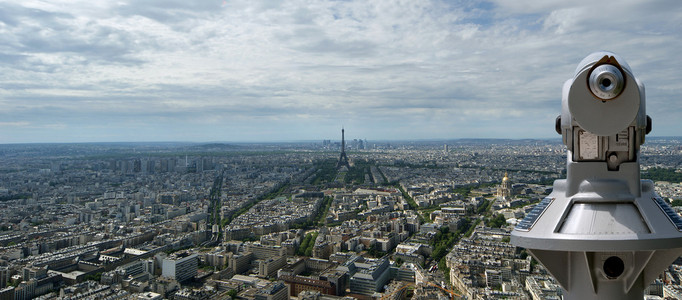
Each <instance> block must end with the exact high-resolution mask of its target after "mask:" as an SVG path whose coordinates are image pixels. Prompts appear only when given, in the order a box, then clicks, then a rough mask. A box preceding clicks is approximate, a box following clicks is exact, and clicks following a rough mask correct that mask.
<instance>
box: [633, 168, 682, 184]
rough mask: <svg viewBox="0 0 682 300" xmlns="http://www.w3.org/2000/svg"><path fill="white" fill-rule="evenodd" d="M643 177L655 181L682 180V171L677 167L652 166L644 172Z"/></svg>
mask: <svg viewBox="0 0 682 300" xmlns="http://www.w3.org/2000/svg"><path fill="white" fill-rule="evenodd" d="M642 178H644V179H651V180H653V181H669V182H682V173H680V172H677V170H676V169H669V168H651V169H648V170H646V171H644V172H642Z"/></svg>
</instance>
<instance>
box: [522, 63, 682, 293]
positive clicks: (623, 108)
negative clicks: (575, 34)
mask: <svg viewBox="0 0 682 300" xmlns="http://www.w3.org/2000/svg"><path fill="white" fill-rule="evenodd" d="M645 99H646V98H645V94H644V85H643V84H642V83H641V82H640V81H639V80H637V78H635V76H634V75H633V73H632V70H631V69H630V66H629V65H628V64H627V63H626V62H625V60H623V59H622V58H621V57H619V56H618V55H616V54H614V53H611V52H596V53H593V54H590V55H588V56H587V57H586V58H585V59H583V60H582V61H581V62H580V64H579V65H578V67H577V68H576V71H575V74H574V76H573V78H571V79H569V80H567V81H566V82H565V83H564V86H563V91H562V99H561V108H562V109H561V115H560V116H559V117H558V118H557V122H556V130H557V132H558V133H559V134H561V135H562V137H563V142H564V144H565V145H566V147H567V161H566V179H560V180H556V181H555V182H554V188H553V191H552V193H551V194H550V195H548V196H547V197H546V198H544V199H543V200H542V201H541V202H540V203H538V204H537V205H536V206H535V208H533V210H532V211H531V212H530V213H529V214H528V215H527V216H526V217H525V218H524V219H523V220H522V221H521V222H520V223H519V224H518V225H517V226H516V228H515V229H514V231H513V232H512V234H511V243H512V244H513V245H515V246H518V247H524V248H526V249H528V251H529V252H530V253H531V255H532V256H533V257H535V258H536V259H537V260H538V261H539V262H540V263H541V264H542V265H544V266H545V267H546V268H547V270H548V271H549V272H550V273H551V274H552V275H553V276H554V278H555V279H556V280H557V281H558V283H559V284H560V285H561V287H562V289H563V293H564V295H563V296H564V299H643V297H644V289H645V288H646V287H648V285H649V284H650V283H651V282H652V281H653V280H654V279H655V278H656V277H657V276H658V275H659V274H660V273H661V272H662V271H663V270H664V269H665V268H666V267H668V266H669V265H670V264H671V263H672V262H673V261H674V260H675V259H676V258H677V257H679V256H680V255H681V254H682V218H681V217H680V216H679V215H678V214H677V213H676V212H675V211H674V210H673V209H671V208H670V206H669V205H668V203H667V201H665V200H663V199H662V198H661V197H659V196H658V195H657V194H656V193H655V191H654V185H653V182H652V181H651V180H641V179H640V170H639V148H640V145H642V144H643V143H644V140H645V135H646V134H648V133H649V132H650V131H651V119H650V118H649V117H648V116H647V115H646V110H645V109H646V105H645Z"/></svg>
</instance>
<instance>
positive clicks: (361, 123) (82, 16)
mask: <svg viewBox="0 0 682 300" xmlns="http://www.w3.org/2000/svg"><path fill="white" fill-rule="evenodd" d="M680 28H682V1H677V0H670V1H633V0H623V1H594V0H590V1H565V0H549V1H531V0H514V1H511V0H493V1H427V0H423V1H422V0H385V1H384V0H381V1H379V0H377V1H367V0H359V1H354V0H349V1H340V0H337V1H321V0H301V1H286V0H264V1H260V0H243V1H242V0H235V1H231V0H196V1H187V0H164V1H160V0H144V1H143V0H140V1H92V0H87V1H80V0H68V1H62V0H51V1H34V0H21V1H2V2H0V143H34V142H39V143H44V142H119V141H191V142H214V141H224V142H256V141H258V142H262V141H273V142H274V141H299V140H313V141H315V140H320V141H321V140H323V139H332V140H339V139H340V130H341V128H342V127H343V128H345V131H346V138H348V139H354V138H357V139H368V140H410V139H458V138H537V139H543V138H558V137H559V136H558V135H557V134H556V132H555V131H554V120H555V118H556V116H557V115H559V114H560V111H561V88H562V85H563V83H564V81H566V80H567V79H570V78H572V76H573V74H574V71H575V68H576V67H577V65H578V63H579V62H580V61H581V60H582V59H583V58H584V57H585V56H587V55H588V54H590V53H592V52H595V51H600V50H608V51H612V52H615V53H617V54H618V55H620V56H621V57H623V58H624V59H625V60H626V61H627V63H628V64H629V65H630V66H631V68H632V71H633V73H634V74H635V76H636V77H637V78H638V79H640V80H641V81H642V82H643V83H644V84H645V86H646V96H647V99H646V103H647V114H648V115H650V116H651V118H652V119H653V131H652V133H651V135H653V136H681V135H682V117H681V116H682V102H681V101H680V95H681V94H682V84H681V82H682V58H680V57H679V55H680V53H681V49H682V30H680Z"/></svg>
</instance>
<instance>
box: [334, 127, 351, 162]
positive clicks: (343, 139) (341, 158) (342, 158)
mask: <svg viewBox="0 0 682 300" xmlns="http://www.w3.org/2000/svg"><path fill="white" fill-rule="evenodd" d="M343 167H346V168H350V164H349V163H348V156H346V137H345V133H344V129H343V128H341V156H339V162H338V163H336V168H337V169H340V168H343Z"/></svg>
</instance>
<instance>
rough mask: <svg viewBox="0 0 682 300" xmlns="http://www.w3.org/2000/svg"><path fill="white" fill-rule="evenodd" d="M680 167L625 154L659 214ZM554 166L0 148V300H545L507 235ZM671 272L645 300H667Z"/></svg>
mask: <svg viewBox="0 0 682 300" xmlns="http://www.w3.org/2000/svg"><path fill="white" fill-rule="evenodd" d="M340 153H341V154H340ZM680 154H682V140H681V139H679V138H653V139H649V140H648V142H647V144H645V145H644V146H643V147H642V153H641V162H642V174H643V175H642V176H643V178H651V179H653V180H655V182H656V189H657V191H658V193H659V194H660V195H661V196H663V197H664V198H665V199H667V200H668V201H670V202H671V203H672V204H673V206H676V205H680V204H682V203H681V202H682V197H680V195H682V185H680V182H682V173H680V172H679V170H680V168H681V167H682V159H681V157H682V156H681V155H680ZM565 159H566V158H565V147H564V146H563V144H561V142H560V141H559V140H454V141H429V142H423V141H422V142H368V141H366V140H358V139H354V140H350V141H349V142H348V143H345V142H338V141H332V140H324V141H322V142H318V143H315V142H309V143H303V142H302V143H278V144H276V143H273V144H220V143H214V144H190V143H149V144H145V143H136V144H124V143H113V144H14V145H1V146H0V199H1V200H2V202H0V205H1V206H2V210H0V212H1V214H0V230H2V235H1V236H0V245H1V248H0V261H1V266H0V288H1V290H0V299H497V298H507V299H560V298H561V288H560V287H559V285H558V284H557V283H556V282H555V281H554V280H553V279H552V277H551V276H550V275H549V274H548V273H547V271H546V270H545V269H544V268H543V267H542V265H540V264H538V263H537V262H535V261H534V260H533V259H532V258H531V256H530V255H528V254H527V253H526V251H525V250H524V249H520V248H516V247H514V246H512V245H511V244H509V237H510V232H511V230H512V229H513V226H514V225H516V224H517V223H518V222H519V220H521V219H522V218H523V217H524V215H525V214H526V213H527V212H529V210H530V209H532V207H533V206H534V204H535V203H537V202H539V201H540V200H541V199H542V198H543V197H544V196H546V195H547V194H548V193H549V192H551V189H552V185H551V183H552V182H553V180H554V179H557V178H562V176H564V175H565ZM678 208H682V207H678ZM678 262H679V263H680V264H673V265H671V266H670V267H669V268H668V269H667V270H666V271H665V272H664V273H663V274H660V276H659V278H658V279H657V280H656V281H655V282H654V283H653V284H652V285H651V286H650V287H649V289H647V294H648V295H649V296H647V297H649V298H651V299H662V298H670V299H673V298H674V299H678V298H680V296H679V295H681V294H682V285H681V284H682V282H681V281H682V274H681V273H680V272H682V262H680V261H678ZM657 297H659V298H657Z"/></svg>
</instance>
